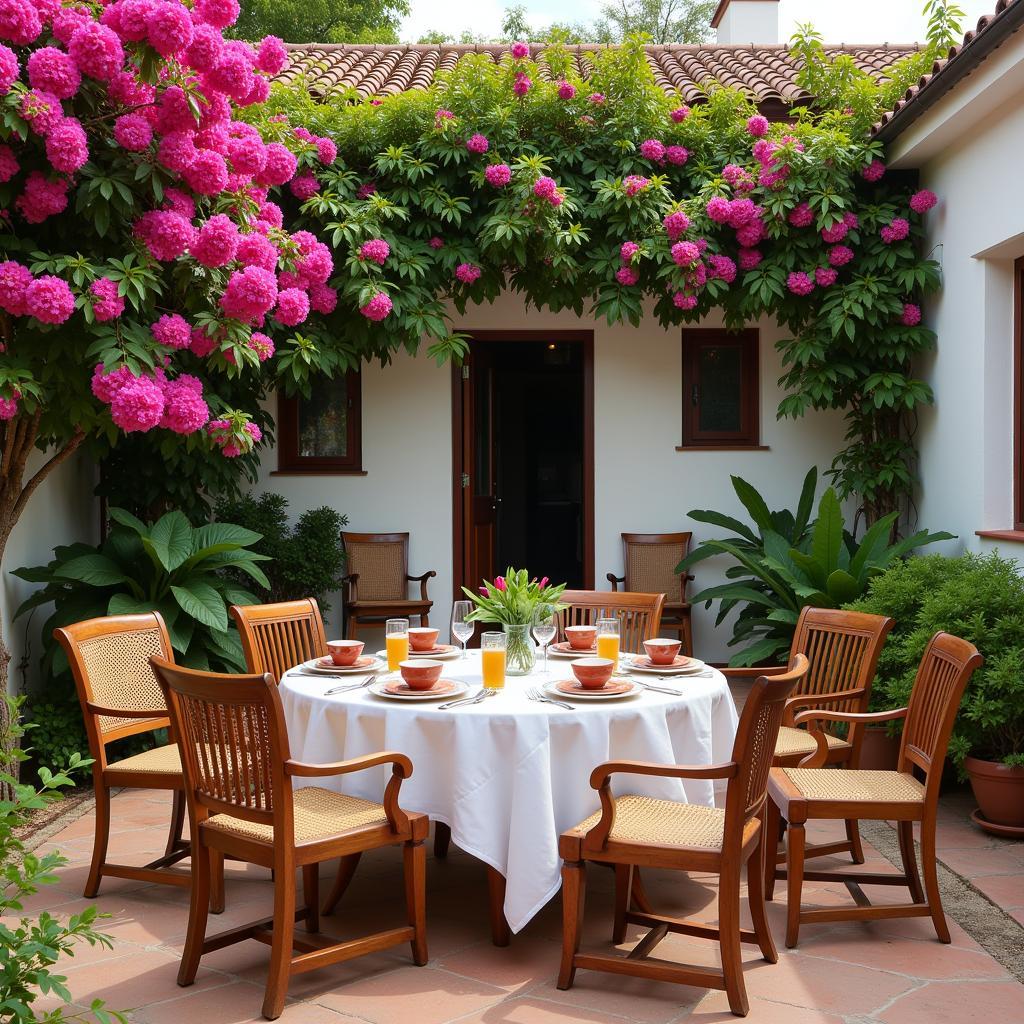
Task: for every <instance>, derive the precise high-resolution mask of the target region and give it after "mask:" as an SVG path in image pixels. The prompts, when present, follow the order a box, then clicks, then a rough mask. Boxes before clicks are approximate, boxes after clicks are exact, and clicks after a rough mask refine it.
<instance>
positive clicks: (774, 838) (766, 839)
mask: <svg viewBox="0 0 1024 1024" xmlns="http://www.w3.org/2000/svg"><path fill="white" fill-rule="evenodd" d="M763 828H764V835H763V837H762V842H763V843H764V864H763V870H764V898H765V899H766V900H768V901H769V902H771V901H772V900H773V899H775V868H776V865H777V863H778V852H779V833H780V832H782V831H783V828H784V826H783V823H782V814H781V813H780V811H779V809H778V807H776V806H775V802H774V801H773V800H772V798H771V797H768V800H767V802H766V804H765V808H764V826H763Z"/></svg>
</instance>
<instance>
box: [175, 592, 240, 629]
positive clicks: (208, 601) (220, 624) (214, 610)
mask: <svg viewBox="0 0 1024 1024" xmlns="http://www.w3.org/2000/svg"><path fill="white" fill-rule="evenodd" d="M171 593H172V594H173V595H174V600H175V601H177V602H178V605H179V606H180V607H181V610H182V611H183V612H185V613H186V614H188V615H191V616H192V618H194V619H196V620H197V621H198V622H201V623H202V624H203V625H204V626H211V627H212V628H213V629H220V630H226V629H227V628H228V613H227V610H226V609H225V607H224V598H223V597H221V596H220V594H218V593H217V591H216V590H214V588H213V587H211V586H210V584H209V583H206V582H205V581H204V580H188V581H186V583H183V584H181V585H180V586H172V587H171Z"/></svg>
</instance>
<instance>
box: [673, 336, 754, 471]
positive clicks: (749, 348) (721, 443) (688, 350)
mask: <svg viewBox="0 0 1024 1024" xmlns="http://www.w3.org/2000/svg"><path fill="white" fill-rule="evenodd" d="M708 344H715V345H718V346H732V347H734V348H737V349H739V350H740V356H741V374H742V384H741V394H740V420H741V429H740V430H738V431H714V432H712V431H702V430H701V429H700V427H699V417H700V400H699V395H698V400H697V403H696V404H694V402H693V393H694V388H699V387H700V381H699V370H698V362H697V360H698V358H699V353H700V350H701V348H702V347H703V346H705V345H708ZM760 348H761V344H760V331H759V330H758V329H757V328H756V327H748V328H746V329H744V330H742V331H727V330H725V329H724V328H709V327H692V328H691V327H684V328H683V331H682V427H683V440H682V444H681V445H680V446H679V447H678V448H677V451H691V450H698V451H700V450H704V451H708V450H719V451H723V450H730V449H736V450H752V451H764V450H765V446H764V445H762V444H761V369H760Z"/></svg>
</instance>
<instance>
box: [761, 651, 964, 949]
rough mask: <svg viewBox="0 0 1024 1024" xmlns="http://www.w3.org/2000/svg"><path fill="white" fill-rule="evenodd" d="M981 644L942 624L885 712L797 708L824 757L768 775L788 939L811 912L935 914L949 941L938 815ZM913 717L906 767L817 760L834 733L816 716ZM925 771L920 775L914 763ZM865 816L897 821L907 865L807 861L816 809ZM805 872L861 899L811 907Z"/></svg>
mask: <svg viewBox="0 0 1024 1024" xmlns="http://www.w3.org/2000/svg"><path fill="white" fill-rule="evenodd" d="M982 660H983V659H982V657H981V655H980V654H979V653H978V650H977V648H976V647H974V645H973V644H970V643H968V642H967V641H966V640H961V639H960V638H959V637H955V636H950V634H949V633H936V634H935V636H933V637H932V639H931V640H930V641H929V643H928V647H927V649H926V650H925V652H924V657H923V658H922V659H921V664H920V667H919V668H918V670H917V677H916V679H915V680H914V688H913V690H912V691H911V694H910V701H909V704H908V706H907V707H905V708H900V709H899V710H897V711H883V712H879V713H877V714H856V713H854V712H849V711H827V710H820V709H817V708H815V709H812V710H810V711H804V712H802V713H801V714H799V715H797V717H796V721H797V723H798V724H799V723H801V722H810V723H813V725H812V728H813V729H814V735H815V736H816V738H817V743H818V754H817V759H816V760H815V761H813V762H812V764H811V766H806V767H798V768H773V769H772V772H771V776H770V778H769V781H768V793H769V796H770V801H769V805H768V828H769V835H772V836H774V835H777V834H778V831H777V830H778V828H779V824H780V819H781V820H782V821H785V822H786V823H787V829H786V873H785V875H784V876H782V877H785V878H786V879H787V886H788V887H787V894H786V900H787V918H786V945H787V946H788V947H790V948H793V947H794V946H796V944H797V940H798V938H799V932H800V925H801V924H802V923H803V922H805V921H873V920H874V921H877V920H879V919H882V918H892V917H929V916H930V917H931V919H932V923H933V924H934V925H935V931H936V933H937V934H938V937H939V941H941V942H949V941H950V937H949V929H948V928H947V926H946V919H945V917H944V916H943V913H942V901H941V898H940V896H939V883H938V878H937V876H936V871H935V819H936V813H937V807H938V801H939V785H940V783H941V780H942V767H943V763H944V761H945V757H946V749H947V747H948V746H949V737H950V734H951V733H952V731H953V721H954V719H955V718H956V713H957V710H958V709H959V707H960V700H961V698H962V697H963V693H964V689H965V687H966V686H967V683H968V680H969V679H970V678H971V675H972V673H973V672H974V670H975V669H977V668H978V666H979V665H981V663H982ZM900 718H903V719H905V722H904V726H903V739H902V741H901V743H900V755H899V766H898V769H897V770H896V771H865V770H856V769H843V768H823V767H815V766H814V765H821V764H824V763H825V762H826V759H827V757H828V744H827V740H826V734H825V733H824V732H821V731H820V730H819V729H817V728H816V723H817V722H819V721H822V722H848V723H850V725H854V724H861V725H867V724H870V723H872V722H888V721H894V720H896V719H900ZM915 768H916V769H918V770H920V771H921V772H922V773H923V774H924V782H923V783H922V782H920V781H919V780H918V778H917V777H916V776H915V774H914V769H915ZM819 818H821V819H836V818H839V819H851V818H852V819H857V820H870V821H896V822H897V823H898V824H897V829H898V834H899V846H900V855H901V857H902V860H903V873H902V874H898V873H894V872H884V873H875V872H866V871H861V872H838V871H837V872H827V871H805V870H804V859H805V852H804V851H805V839H804V826H805V824H806V823H807V822H808V821H813V820H815V819H819ZM915 821H919V822H920V823H921V865H922V868H923V871H924V889H923V890H922V887H921V877H920V875H919V874H918V868H917V859H916V855H915V852H914V822H915ZM775 876H776V872H775V871H774V865H773V864H771V863H770V862H769V864H768V866H767V869H766V893H767V897H768V899H771V898H772V895H773V890H774V885H775ZM804 880H807V881H814V882H825V881H840V882H843V883H845V884H846V886H847V888H848V889H849V890H850V893H851V895H852V896H853V898H854V900H855V901H856V904H857V905H856V906H852V907H826V908H814V909H809V910H804V909H802V908H801V905H800V897H801V890H802V887H803V883H804ZM865 884H869V885H905V886H907V888H909V890H910V895H911V899H912V901H913V902H911V903H900V904H883V905H881V906H872V905H871V903H870V902H869V901H868V899H867V897H866V896H865V895H864V893H863V891H862V890H861V888H860V887H861V886H862V885H865Z"/></svg>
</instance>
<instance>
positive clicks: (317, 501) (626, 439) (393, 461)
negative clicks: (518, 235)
mask: <svg viewBox="0 0 1024 1024" xmlns="http://www.w3.org/2000/svg"><path fill="white" fill-rule="evenodd" d="M456 326H457V327H458V328H459V329H461V330H466V331H472V330H474V329H475V330H487V329H503V330H509V329H514V328H522V329H523V330H544V329H552V330H554V329H563V330H571V329H580V328H583V329H587V330H593V331H594V348H595V359H594V363H595V366H594V406H595V410H596V416H595V420H596V422H595V436H594V446H595V464H596V465H595V549H596V550H595V576H596V581H597V586H598V587H600V588H602V589H604V588H606V587H607V583H605V582H604V580H605V573H606V572H608V571H615V572H617V573H621V571H622V556H621V541H620V537H619V534H620V533H621V532H623V531H636V532H652V533H653V532H667V531H673V530H686V529H692V530H693V531H694V533H695V537H696V539H700V538H703V537H708V536H712V535H714V536H719V535H721V533H720V532H719V531H712V530H710V529H709V528H707V527H704V526H702V525H701V524H697V523H694V522H693V521H692V520H690V519H688V518H687V515H686V513H687V512H688V511H689V510H690V509H693V508H712V509H716V510H721V511H725V512H729V513H733V514H736V515H739V516H742V517H744V518H745V513H744V512H743V509H742V507H741V506H740V505H739V502H738V501H737V499H736V497H735V495H734V493H733V491H732V487H731V484H730V481H729V476H730V474H739V475H741V476H743V477H745V478H746V479H749V480H750V481H751V482H752V483H753V484H754V485H755V486H757V487H758V488H760V489H761V490H762V491H763V493H764V494H765V495H766V497H767V500H768V502H769V505H770V506H772V507H775V508H781V507H792V506H793V505H795V503H796V499H797V497H798V489H799V486H800V483H801V481H802V479H803V475H804V473H805V472H806V471H807V469H808V467H809V466H810V465H811V464H813V463H816V464H817V465H818V466H819V468H820V469H821V470H822V471H824V470H825V469H826V468H827V467H828V465H829V463H830V462H831V459H832V457H833V456H834V455H835V453H836V452H837V451H838V450H839V448H840V447H841V444H842V437H843V427H842V420H841V417H840V416H839V415H838V414H832V413H816V414H811V415H809V416H807V417H806V418H805V419H803V420H800V421H797V422H795V423H794V422H793V421H783V422H780V421H777V420H776V418H775V409H776V407H777V405H778V402H779V399H780V397H781V394H780V391H779V389H778V387H777V385H776V381H777V379H778V377H779V374H780V372H781V366H780V363H779V358H778V355H777V353H776V351H775V348H774V342H775V341H776V340H777V339H778V338H779V337H781V336H782V333H781V332H780V330H779V329H778V328H777V327H776V326H775V325H774V324H772V323H769V322H767V321H766V322H763V323H761V324H758V325H756V326H759V327H760V329H761V440H762V443H763V444H765V445H767V446H768V448H769V450H768V451H735V452H710V451H709V452H693V451H690V452H677V451H676V450H675V448H676V445H678V444H679V443H680V423H681V402H682V395H681V391H682V383H681V365H680V360H681V345H680V333H679V329H678V328H673V329H671V330H668V331H665V330H663V329H662V328H660V327H659V326H658V325H657V323H656V322H655V321H654V320H653V319H649V320H645V321H644V322H643V324H642V325H641V326H640V327H639V328H633V327H629V326H621V325H619V326H615V327H608V326H607V324H605V323H604V322H603V321H602V322H597V323H595V322H594V321H593V320H591V319H587V318H584V319H580V318H577V317H576V316H574V315H573V314H572V313H565V312H563V313H558V314H555V313H548V312H538V311H536V310H534V309H531V310H529V311H526V310H524V308H523V305H522V301H521V300H520V299H518V298H517V297H516V296H514V295H511V294H509V295H505V296H503V297H502V298H501V299H500V300H499V301H498V302H496V303H495V304H494V305H490V306H480V307H477V308H475V309H472V310H470V311H469V312H467V315H466V316H465V317H464V318H462V319H461V321H460V322H458V323H457V324H456ZM705 326H710V327H714V326H720V322H719V321H717V320H714V319H709V320H708V321H707V322H706V324H705ZM751 326H755V325H751ZM362 407H363V431H362V437H363V468H364V469H365V470H366V471H367V473H366V475H365V476H336V477H330V476H286V475H271V472H272V470H273V469H275V468H276V456H275V455H274V453H273V452H268V454H267V456H266V457H265V459H264V462H263V469H262V472H261V476H260V481H259V484H258V489H259V490H274V491H278V492H280V493H282V494H284V495H285V496H286V497H287V498H288V499H289V501H290V504H291V510H292V512H293V513H295V514H298V513H300V512H301V511H303V510H305V509H307V508H311V507H314V506H317V505H322V504H329V505H332V506H333V507H334V508H336V509H337V510H338V511H340V512H343V513H345V514H346V515H348V517H349V521H350V527H351V529H354V530H365V531H372V532H380V531H389V530H409V531H410V532H411V533H412V538H411V545H410V572H412V573H420V572H424V571H425V570H427V569H434V570H436V571H437V573H438V578H437V579H436V580H434V581H432V585H431V596H432V597H433V599H434V601H435V607H434V612H433V618H432V622H433V623H434V624H437V625H440V626H441V627H442V628H443V629H446V628H447V623H448V621H449V618H450V607H451V605H450V602H451V600H452V563H453V552H452V507H451V505H452V480H451V472H452V464H451V369H450V367H443V368H439V367H437V366H435V365H434V363H433V362H432V361H431V360H429V359H427V358H426V356H425V355H420V356H418V357H415V358H413V357H410V356H407V355H399V356H398V357H397V359H396V361H395V363H394V364H393V365H391V366H389V367H386V368H384V369H381V368H380V367H378V366H367V367H364V369H363V395H362ZM530 568H531V569H533V570H535V571H538V572H541V571H543V567H542V566H531V567H530ZM720 571H721V567H716V566H714V565H713V564H712V563H710V562H705V563H702V565H701V566H699V567H698V572H697V585H698V586H705V585H709V584H711V583H715V582H720V581H721V576H720ZM713 615H714V609H712V611H711V612H705V611H704V610H703V608H701V609H698V610H697V616H696V619H695V635H696V644H697V648H698V653H699V654H701V655H703V656H704V657H707V658H711V659H714V660H722V659H724V658H726V657H727V654H728V651H727V649H726V647H725V643H726V641H727V640H728V637H729V630H728V629H723V630H720V631H718V632H717V633H715V631H713V630H712V628H711V626H712V623H713ZM338 624H340V602H339V603H337V604H336V605H335V614H334V615H333V616H331V628H332V629H337V626H338Z"/></svg>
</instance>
